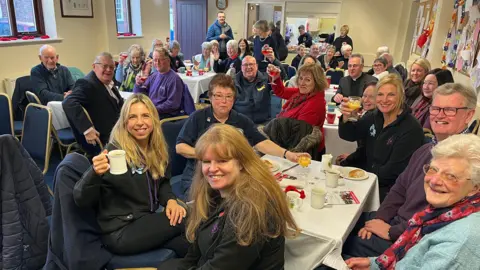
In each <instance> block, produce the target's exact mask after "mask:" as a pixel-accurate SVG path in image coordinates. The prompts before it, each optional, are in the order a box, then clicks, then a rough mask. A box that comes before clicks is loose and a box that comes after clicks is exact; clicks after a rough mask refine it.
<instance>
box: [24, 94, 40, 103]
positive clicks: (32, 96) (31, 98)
mask: <svg viewBox="0 0 480 270" xmlns="http://www.w3.org/2000/svg"><path fill="white" fill-rule="evenodd" d="M25 95H26V96H27V99H28V103H34V104H38V105H42V103H41V102H40V99H39V98H38V97H37V95H35V94H34V93H33V92H30V91H25Z"/></svg>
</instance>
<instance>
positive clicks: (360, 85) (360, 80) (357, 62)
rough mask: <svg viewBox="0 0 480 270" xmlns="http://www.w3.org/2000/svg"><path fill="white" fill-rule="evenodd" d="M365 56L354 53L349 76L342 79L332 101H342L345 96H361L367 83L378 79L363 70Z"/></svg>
mask: <svg viewBox="0 0 480 270" xmlns="http://www.w3.org/2000/svg"><path fill="white" fill-rule="evenodd" d="M363 63H364V60H363V56H362V55H361V54H358V53H356V54H352V55H351V56H350V58H349V60H348V76H346V77H343V78H341V79H340V82H339V83H338V89H337V93H336V94H335V96H333V98H332V101H335V102H336V103H340V102H342V99H343V98H344V97H350V96H353V97H361V96H362V95H363V89H364V86H365V84H366V83H368V82H371V81H377V79H376V78H375V77H373V76H371V75H368V74H367V73H365V72H363V71H362V70H363Z"/></svg>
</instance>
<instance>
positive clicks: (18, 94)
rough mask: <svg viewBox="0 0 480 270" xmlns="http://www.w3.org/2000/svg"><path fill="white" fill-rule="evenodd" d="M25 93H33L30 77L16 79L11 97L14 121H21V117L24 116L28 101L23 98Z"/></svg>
mask: <svg viewBox="0 0 480 270" xmlns="http://www.w3.org/2000/svg"><path fill="white" fill-rule="evenodd" d="M26 91H33V87H32V82H31V81H30V76H23V77H19V78H17V79H16V80H15V89H14V90H13V96H12V106H13V119H14V120H15V121H23V117H24V116H25V108H26V107H27V105H28V100H27V97H26V96H25V92H26Z"/></svg>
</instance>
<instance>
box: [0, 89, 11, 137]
mask: <svg viewBox="0 0 480 270" xmlns="http://www.w3.org/2000/svg"><path fill="white" fill-rule="evenodd" d="M4 134H11V135H14V136H15V133H14V129H13V113H12V103H11V102H10V97H9V96H8V95H7V94H5V93H0V135H4Z"/></svg>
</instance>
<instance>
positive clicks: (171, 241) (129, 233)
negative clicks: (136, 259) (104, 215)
mask: <svg viewBox="0 0 480 270" xmlns="http://www.w3.org/2000/svg"><path fill="white" fill-rule="evenodd" d="M102 242H103V243H104V245H105V246H106V248H107V249H108V250H109V251H111V252H112V253H114V254H119V255H130V254H138V253H142V252H146V251H150V250H153V249H159V248H167V249H171V250H173V251H175V253H177V256H178V257H181V258H183V257H185V254H187V251H188V247H189V245H190V244H189V243H188V241H187V239H186V238H185V220H182V223H181V224H178V225H176V226H170V220H169V219H168V217H167V216H166V215H165V213H164V212H162V213H153V214H149V215H145V216H143V217H141V218H139V219H137V220H135V221H133V222H132V223H131V224H129V225H127V226H125V227H123V228H121V229H120V230H118V231H115V232H113V233H110V234H107V235H104V236H103V237H102Z"/></svg>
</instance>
